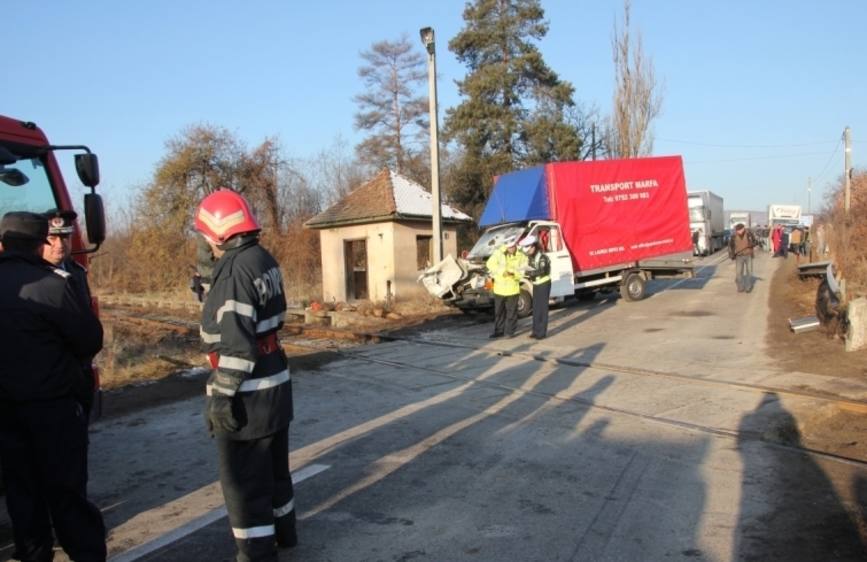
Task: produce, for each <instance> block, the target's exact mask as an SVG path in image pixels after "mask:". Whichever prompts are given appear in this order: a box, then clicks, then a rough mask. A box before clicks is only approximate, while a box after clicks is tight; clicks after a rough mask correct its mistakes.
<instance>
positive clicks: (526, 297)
mask: <svg viewBox="0 0 867 562" xmlns="http://www.w3.org/2000/svg"><path fill="white" fill-rule="evenodd" d="M531 314H533V295H532V294H531V293H530V292H529V291H528V290H527V289H524V288H522V289H521V292H520V293H519V294H518V318H526V317H527V316H530V315H531Z"/></svg>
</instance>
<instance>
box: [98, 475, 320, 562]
mask: <svg viewBox="0 0 867 562" xmlns="http://www.w3.org/2000/svg"><path fill="white" fill-rule="evenodd" d="M329 468H331V467H330V466H329V465H325V464H311V465H307V466H305V467H304V468H302V469H301V470H298V471H297V472H293V473H292V483H293V484H298V483H300V482H303V481H304V480H307V479H308V478H311V477H313V476H316V475H317V474H319V473H320V472H324V471H326V470H328V469H329ZM223 517H226V507H225V506H222V507H218V508H216V509H212V510H211V511H209V512H208V513H205V514H204V515H201V516H199V517H197V518H195V519H193V520H192V521H190V522H189V523H187V524H185V525H182V526H181V527H178V528H177V529H174V530H173V531H170V532H168V533H166V534H164V535H162V536H159V537H157V538H155V539H153V540H150V541H148V542H146V543H143V544H140V545H138V546H136V547H134V548H131V549H130V550H127V551H126V552H123V553H121V554H118V555H117V556H113V557H111V558H109V562H133V561H134V560H138V559H140V558H142V557H144V556H147V555H148V554H151V553H153V552H155V551H157V550H159V549H161V548H163V547H164V546H167V545H170V544H172V543H173V542H176V541H179V540H180V539H182V538H184V537H186V536H188V535H191V534H193V533H195V532H196V531H198V530H200V529H203V528H205V527H207V526H208V525H210V524H211V523H214V522H216V521H219V520H220V519H222V518H223Z"/></svg>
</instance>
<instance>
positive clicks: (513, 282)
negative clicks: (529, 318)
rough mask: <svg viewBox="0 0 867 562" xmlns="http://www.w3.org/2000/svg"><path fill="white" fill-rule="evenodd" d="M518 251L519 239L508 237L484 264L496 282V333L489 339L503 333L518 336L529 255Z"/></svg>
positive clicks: (500, 335) (508, 335)
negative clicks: (524, 272)
mask: <svg viewBox="0 0 867 562" xmlns="http://www.w3.org/2000/svg"><path fill="white" fill-rule="evenodd" d="M517 249H518V237H517V236H509V237H508V238H507V239H506V240H505V241H504V242H503V245H502V246H501V247H500V248H498V249H497V250H495V251H494V253H493V254H491V257H489V258H488V261H487V262H485V267H487V268H488V272H489V273H490V274H491V277H492V278H493V280H494V289H493V290H494V331H493V332H492V333H491V335H490V336H489V337H490V338H499V337H502V336H503V334H505V335H506V336H507V337H510V338H511V337H514V336H515V327H516V326H517V323H518V298H519V295H520V294H521V269H522V268H523V267H525V266H526V265H527V256H525V255H524V254H522V253H520V252H518V251H517Z"/></svg>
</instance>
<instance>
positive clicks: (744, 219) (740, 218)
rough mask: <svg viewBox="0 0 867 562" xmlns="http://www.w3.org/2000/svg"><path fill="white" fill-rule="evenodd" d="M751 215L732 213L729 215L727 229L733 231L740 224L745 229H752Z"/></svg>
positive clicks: (738, 212) (747, 213)
mask: <svg viewBox="0 0 867 562" xmlns="http://www.w3.org/2000/svg"><path fill="white" fill-rule="evenodd" d="M750 219H751V215H750V212H749V211H732V212H731V213H729V226H728V228H729V229H730V230H732V231H734V229H735V227H736V226H737V225H738V224H742V225H744V226H745V227H747V228H752V226H753V225H752V221H751V220H750Z"/></svg>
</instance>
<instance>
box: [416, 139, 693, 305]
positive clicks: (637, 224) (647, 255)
mask: <svg viewBox="0 0 867 562" xmlns="http://www.w3.org/2000/svg"><path fill="white" fill-rule="evenodd" d="M479 226H480V227H483V228H485V230H484V232H483V233H482V235H481V237H480V238H479V240H478V241H477V242H476V244H475V246H473V248H472V250H470V251H469V253H467V254H466V255H465V256H464V257H462V258H457V259H456V258H454V257H453V256H447V257H446V258H445V259H444V260H443V261H442V262H440V263H439V264H436V265H434V266H433V267H431V268H430V269H428V270H427V271H425V272H424V273H423V274H422V276H421V277H420V281H421V282H422V283H423V284H424V285H425V287H426V288H427V290H428V291H429V292H430V293H431V294H432V295H434V296H436V297H438V298H441V299H443V300H444V301H445V302H447V303H449V304H451V305H454V306H457V307H459V308H462V309H474V308H481V307H488V306H491V305H492V304H493V295H492V293H491V282H490V278H489V276H488V275H487V272H486V271H485V266H484V263H485V260H486V259H487V258H488V257H489V256H490V255H491V254H492V253H493V252H494V250H496V249H497V248H498V247H500V246H501V245H502V244H503V242H504V241H505V240H506V239H507V238H509V237H510V236H518V237H519V238H523V237H525V236H529V235H534V236H536V239H537V240H539V241H540V244H541V245H542V251H543V252H545V253H546V254H547V255H548V257H549V258H550V261H551V298H552V299H553V300H555V301H561V300H563V299H565V298H568V297H572V296H578V297H582V298H583V297H586V296H592V295H593V293H595V292H596V291H600V290H614V289H618V288H619V290H620V292H621V294H622V296H623V297H624V298H625V299H626V300H640V299H642V298H644V297H645V295H646V287H645V285H646V282H647V281H649V280H651V279H655V278H658V277H680V276H692V274H693V269H692V239H691V235H690V229H689V214H688V211H687V194H686V184H685V179H684V173H683V163H682V160H681V158H680V157H679V156H664V157H651V158H634V159H626V160H596V161H584V162H554V163H550V164H545V165H542V166H536V167H533V168H528V169H525V170H520V171H516V172H510V173H508V174H504V175H502V176H499V177H497V178H495V181H494V187H493V190H492V191H491V195H490V197H489V199H488V202H487V205H486V206H485V209H484V211H483V212H482V215H481V217H480V219H479ZM531 295H532V290H531V287H530V285H529V282H526V283H525V284H524V285H523V287H522V291H521V295H520V300H519V304H518V310H519V315H524V316H525V315H527V314H529V312H530V310H531V309H532V297H531Z"/></svg>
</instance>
